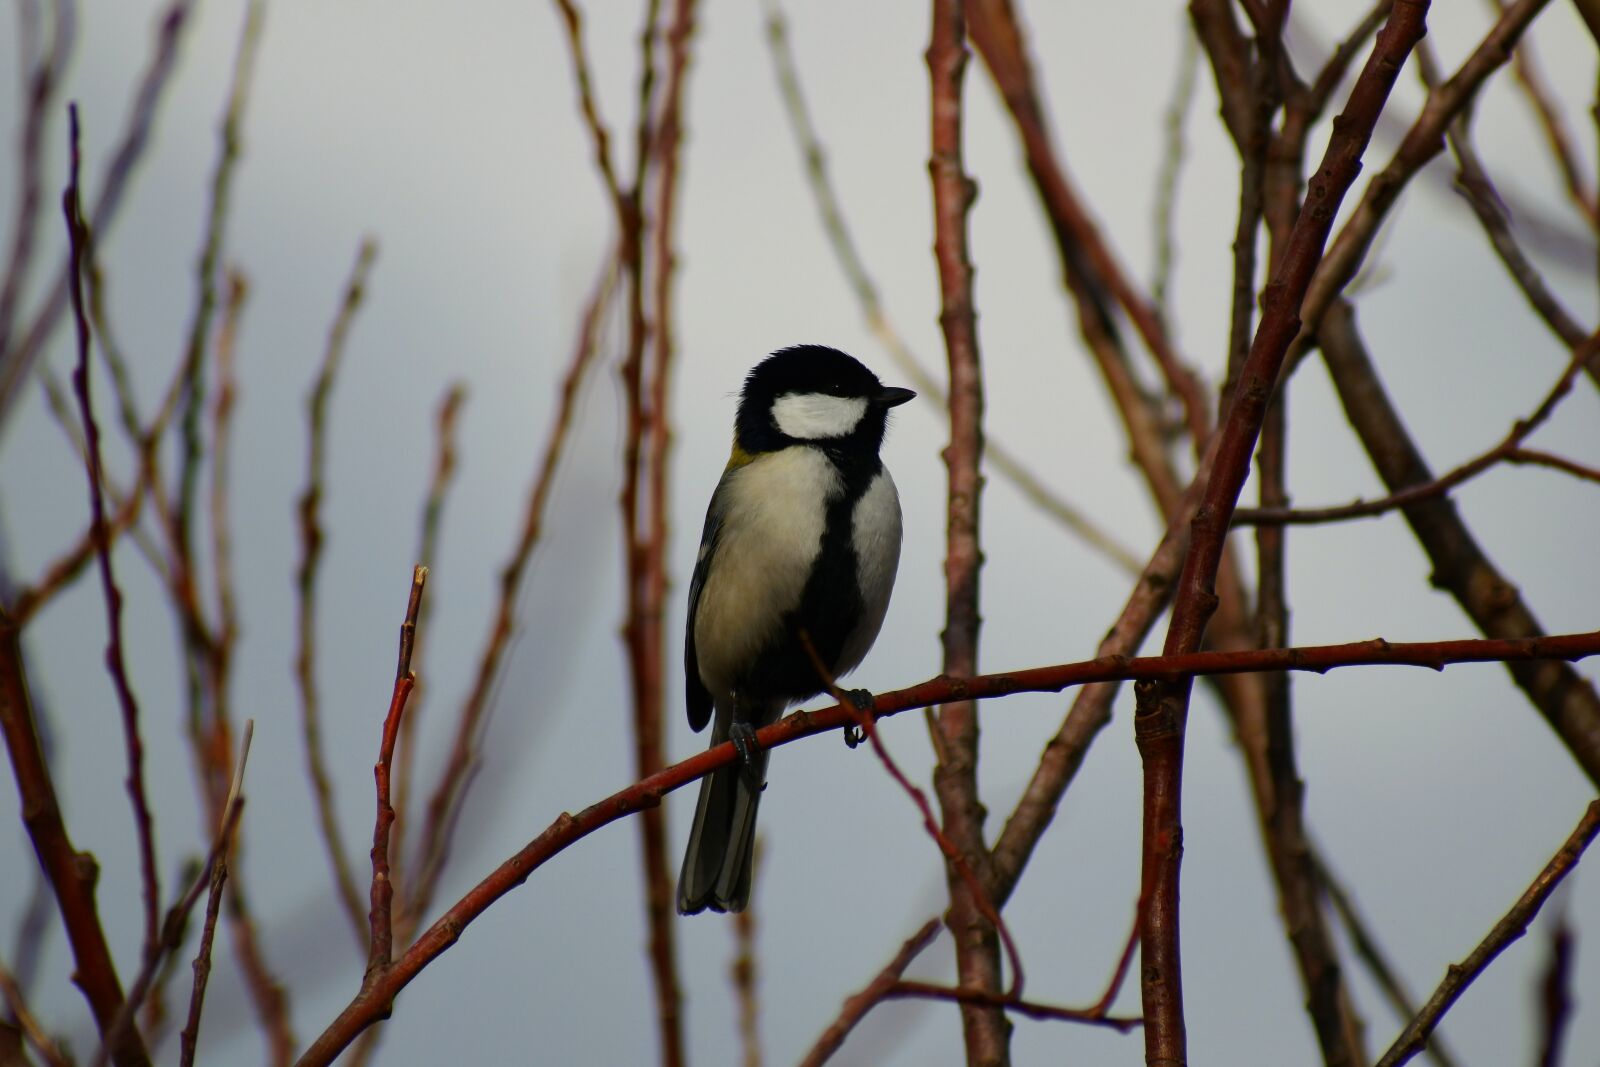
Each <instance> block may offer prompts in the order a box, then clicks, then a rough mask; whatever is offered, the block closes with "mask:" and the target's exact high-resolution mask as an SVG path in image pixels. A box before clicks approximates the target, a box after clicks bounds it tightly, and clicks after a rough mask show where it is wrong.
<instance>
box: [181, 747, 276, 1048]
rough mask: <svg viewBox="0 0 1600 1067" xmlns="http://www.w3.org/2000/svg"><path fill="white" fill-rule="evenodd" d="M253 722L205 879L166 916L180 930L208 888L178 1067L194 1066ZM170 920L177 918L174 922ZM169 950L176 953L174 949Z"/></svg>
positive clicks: (241, 807) (238, 814)
mask: <svg viewBox="0 0 1600 1067" xmlns="http://www.w3.org/2000/svg"><path fill="white" fill-rule="evenodd" d="M255 727H256V724H255V720H254V719H247V720H246V721H245V724H244V739H243V740H242V741H241V742H240V743H239V760H238V762H237V763H236V764H235V765H234V769H233V782H232V783H231V784H230V785H229V787H228V799H227V803H226V804H225V805H224V811H225V812H226V813H227V814H226V816H225V817H224V818H223V821H222V826H221V828H220V829H218V831H217V836H216V840H214V841H213V842H212V843H211V855H210V856H209V857H207V860H206V866H207V867H209V868H210V874H209V876H204V875H205V869H204V868H202V871H201V873H202V877H197V878H196V879H195V881H194V885H193V886H192V887H191V888H190V890H189V893H188V894H186V895H185V897H184V901H183V904H182V905H181V909H182V910H181V911H176V910H175V911H174V912H173V913H172V914H169V915H168V916H167V922H168V927H169V929H174V928H181V927H182V925H183V922H184V919H185V918H186V917H187V916H188V914H189V911H190V909H192V908H193V907H194V902H195V900H196V899H197V897H198V894H199V891H200V887H201V886H202V885H206V886H208V887H209V890H210V891H209V893H208V894H207V897H206V918H205V924H204V925H203V926H202V927H201V930H200V947H199V948H198V949H197V950H196V952H195V957H194V964H193V970H194V987H193V990H192V991H191V992H190V994H189V1015H188V1020H187V1021H186V1022H185V1023H184V1027H183V1031H182V1032H181V1033H180V1034H179V1035H178V1045H179V1048H180V1050H181V1051H180V1053H179V1057H180V1058H179V1064H180V1067H191V1065H192V1064H193V1063H194V1052H195V1044H196V1042H198V1041H199V1039H200V1011H201V1008H202V1006H203V1004H204V1003H205V995H206V980H207V979H208V978H209V977H210V976H211V942H212V939H213V938H214V937H215V936H216V932H217V912H218V911H219V910H220V909H221V906H222V884H223V882H224V881H226V880H227V877H228V849H229V845H230V843H231V841H232V838H233V831H234V828H235V827H236V826H238V824H239V816H240V815H241V814H242V813H243V811H244V792H243V790H244V767H245V763H246V762H247V761H248V760H249V759H250V739H251V738H252V737H253V736H254V735H255ZM174 916H178V918H177V919H176V920H175V919H174ZM171 947H172V949H173V950H174V951H176V949H177V947H178V946H177V945H176V944H173V945H172V946H171Z"/></svg>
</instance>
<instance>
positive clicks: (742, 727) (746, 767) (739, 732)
mask: <svg viewBox="0 0 1600 1067" xmlns="http://www.w3.org/2000/svg"><path fill="white" fill-rule="evenodd" d="M728 740H729V741H732V742H733V747H734V750H735V751H736V752H738V753H739V769H740V771H741V772H743V774H744V781H745V785H747V786H749V787H750V788H751V789H752V790H754V791H755V792H757V793H760V792H762V791H763V790H765V789H766V788H767V783H766V782H764V781H763V780H762V779H761V772H760V771H759V770H757V769H756V753H757V752H760V751H761V744H760V742H758V741H757V740H756V730H755V727H753V726H751V725H750V724H749V723H747V722H736V723H733V724H731V725H730V726H729V727H728Z"/></svg>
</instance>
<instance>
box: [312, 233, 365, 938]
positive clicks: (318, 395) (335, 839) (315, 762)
mask: <svg viewBox="0 0 1600 1067" xmlns="http://www.w3.org/2000/svg"><path fill="white" fill-rule="evenodd" d="M377 254H378V246H377V243H376V242H375V241H373V240H372V239H371V238H367V239H365V240H363V241H362V242H361V247H360V249H359V250H358V251H357V253H356V259H355V265H354V266H352V267H351V269H350V276H349V278H348V279H347V280H346V282H345V285H344V295H343V297H342V298H341V299H340V301H339V310H338V312H337V313H336V314H335V316H334V319H333V326H332V327H331V328H330V329H329V331H328V343H327V346H326V348H324V350H323V354H322V363H321V365H320V366H319V367H318V369H317V377H316V380H315V381H314V383H313V384H312V387H311V391H310V393H308V394H307V396H306V425H307V429H308V432H309V437H310V440H309V444H308V445H307V449H306V487H305V490H304V491H303V492H302V493H301V494H300V500H299V503H298V505H297V508H296V510H297V511H298V513H299V516H300V563H299V565H298V566H297V567H296V568H295V590H296V593H297V597H296V607H297V611H296V613H295V618H296V627H295V635H296V649H295V660H294V672H295V682H296V683H297V685H298V686H299V689H300V729H301V733H302V735H303V737H304V738H305V745H306V775H307V776H308V777H309V778H310V779H311V799H312V802H313V803H314V804H315V806H316V809H317V822H318V826H319V829H320V830H321V834H322V844H323V848H325V849H326V850H327V853H328V863H329V866H330V867H331V869H332V872H333V884H334V890H335V896H336V897H337V899H338V901H339V903H340V905H341V906H342V907H343V910H344V913H345V917H346V918H347V919H349V920H350V924H351V929H352V931H353V932H354V933H355V935H356V940H357V942H358V943H360V942H364V941H365V940H366V936H365V935H366V915H365V911H364V909H363V908H362V906H361V894H360V892H359V890H357V888H356V879H355V873H354V871H353V870H352V869H351V866H350V858H349V851H348V849H347V848H346V846H345V842H344V834H343V833H342V832H341V831H340V829H339V818H338V809H337V807H336V806H335V804H334V798H333V781H332V779H331V778H330V777H329V775H328V767H327V762H326V760H325V758H324V757H323V754H322V717H321V710H320V700H319V699H318V695H317V676H316V648H317V637H316V619H317V570H318V565H319V564H320V563H321V561H322V546H323V541H324V534H323V530H322V524H321V521H320V515H321V510H320V509H321V506H322V495H323V492H324V487H323V477H324V472H325V469H326V467H327V456H326V452H327V445H326V438H327V411H328V398H329V395H330V394H331V392H332V390H333V381H334V377H335V375H336V374H338V371H339V366H340V363H341V359H342V357H343V354H344V348H345V339H346V338H347V337H348V336H349V332H350V325H351V323H352V322H353V321H354V320H355V315H356V311H357V310H358V309H359V308H360V306H361V301H362V298H363V297H364V296H365V294H366V290H367V285H368V284H369V279H370V277H371V272H372V264H373V261H374V259H375V258H376V256H377Z"/></svg>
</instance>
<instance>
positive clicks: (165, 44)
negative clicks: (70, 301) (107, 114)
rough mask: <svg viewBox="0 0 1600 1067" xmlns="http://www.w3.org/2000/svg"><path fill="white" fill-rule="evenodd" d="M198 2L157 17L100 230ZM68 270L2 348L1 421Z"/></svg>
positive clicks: (151, 120) (105, 189)
mask: <svg viewBox="0 0 1600 1067" xmlns="http://www.w3.org/2000/svg"><path fill="white" fill-rule="evenodd" d="M194 4H195V0H173V3H172V4H171V5H170V6H169V7H168V8H167V9H166V10H165V11H164V12H163V14H162V15H161V17H160V18H159V19H158V20H157V24H156V40H155V44H154V46H153V48H152V51H151V56H150V61H149V63H148V64H146V66H145V71H144V76H143V78H142V79H141V80H140V82H139V86H138V88H137V89H136V90H135V91H134V94H133V104H132V106H131V108H130V109H129V112H128V117H127V119H126V121H125V123H124V126H123V131H122V139H121V140H120V141H119V142H118V144H117V148H116V151H115V152H114V153H113V154H112V157H111V162H110V164H109V165H108V166H107V167H106V175H105V180H104V181H103V182H102V183H101V186H100V193H99V196H98V197H96V199H95V204H94V209H93V210H92V211H91V212H90V213H89V228H90V229H91V230H92V231H93V232H95V233H98V234H101V235H104V234H105V233H107V232H108V231H109V229H110V227H111V223H112V221H113V220H114V219H115V218H116V215H117V210H118V208H120V207H121V206H122V197H123V194H124V193H125V192H126V190H127V184H128V177H129V175H131V174H132V172H133V169H134V166H135V164H137V163H138V161H139V158H140V157H141V156H142V155H143V154H144V149H145V145H146V143H147V142H148V140H149V137H150V130H151V128H152V127H153V126H154V124H155V116H156V112H157V110H158V109H159V108H160V105H161V98H162V96H163V94H164V93H165V91H166V88H167V85H168V84H169V83H170V81H171V79H172V72H173V70H174V69H175V67H176V65H177V55H178V46H179V45H180V44H181V43H182V35H183V33H182V31H183V28H184V25H185V23H186V22H187V21H188V16H189V13H190V11H191V9H192V8H193V7H194ZM67 270H68V265H67V264H66V263H63V264H62V265H61V266H60V267H59V268H58V269H57V271H56V278H55V281H54V283H53V284H52V285H51V286H50V289H49V292H48V295H46V296H45V298H44V299H43V300H42V301H41V302H40V305H39V309H38V311H37V312H35V314H34V317H33V319H32V322H31V324H30V325H29V327H28V329H27V330H26V331H25V332H23V333H21V334H20V335H19V334H17V332H16V331H15V330H13V332H12V333H11V335H10V344H9V346H6V347H0V425H3V424H4V423H5V421H6V419H8V418H9V417H10V415H11V412H12V409H13V406H14V405H15V404H16V401H17V398H18V397H19V396H21V394H22V389H23V386H24V385H25V384H26V383H27V379H28V374H29V372H30V371H32V369H33V365H34V361H35V360H36V359H37V358H38V355H39V352H40V351H41V349H42V348H43V347H44V342H45V340H46V338H48V337H49V335H50V332H51V331H52V330H53V329H54V328H55V325H56V323H57V322H58V321H60V318H61V314H62V312H64V311H65V310H66V308H67Z"/></svg>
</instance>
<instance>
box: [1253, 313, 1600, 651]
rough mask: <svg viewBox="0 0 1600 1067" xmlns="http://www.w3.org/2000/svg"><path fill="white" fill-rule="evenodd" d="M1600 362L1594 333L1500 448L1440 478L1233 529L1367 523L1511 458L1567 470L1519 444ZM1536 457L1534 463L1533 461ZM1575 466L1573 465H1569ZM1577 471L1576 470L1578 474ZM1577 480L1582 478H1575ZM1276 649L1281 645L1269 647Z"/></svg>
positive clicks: (1263, 510) (1268, 513) (1262, 516)
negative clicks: (1371, 497) (1375, 496)
mask: <svg viewBox="0 0 1600 1067" xmlns="http://www.w3.org/2000/svg"><path fill="white" fill-rule="evenodd" d="M1597 360H1600V333H1596V334H1594V335H1593V336H1591V337H1589V338H1588V339H1587V340H1585V341H1584V342H1583V343H1581V344H1579V345H1578V346H1577V347H1576V348H1574V349H1573V351H1572V354H1571V356H1570V358H1569V359H1568V360H1567V365H1566V368H1565V369H1564V370H1563V371H1562V372H1561V376H1560V377H1559V378H1557V379H1556V383H1555V384H1554V385H1553V386H1551V387H1550V389H1549V391H1547V392H1546V393H1545V395H1544V397H1543V398H1542V399H1541V400H1540V401H1539V404H1538V406H1537V407H1535V408H1534V410H1533V411H1532V412H1531V413H1530V414H1529V415H1528V416H1527V417H1526V418H1522V419H1518V420H1517V421H1516V422H1515V423H1513V424H1512V426H1511V429H1510V431H1509V432H1508V433H1507V434H1506V436H1505V437H1503V438H1502V439H1501V440H1500V443H1499V444H1497V445H1495V446H1494V447H1493V448H1490V449H1488V450H1487V451H1485V452H1482V453H1480V454H1478V455H1477V456H1474V457H1473V458H1472V459H1470V460H1468V461H1467V462H1465V463H1463V464H1461V465H1460V466H1458V467H1455V468H1453V469H1452V470H1450V471H1448V472H1447V473H1445V474H1443V475H1440V476H1439V477H1438V478H1435V479H1433V480H1432V481H1428V482H1424V483H1421V484H1418V485H1408V486H1406V487H1405V488H1404V489H1402V490H1400V491H1399V492H1396V493H1390V494H1389V495H1388V496H1385V497H1380V498H1379V499H1377V500H1356V501H1353V502H1352V503H1349V504H1343V505H1340V506H1338V507H1326V508H1287V507H1281V506H1271V507H1269V506H1265V505H1264V506H1262V507H1259V508H1240V509H1238V510H1237V511H1236V512H1235V513H1234V524H1235V525H1252V526H1281V525H1287V524H1297V525H1306V524H1312V523H1325V522H1341V521H1344V520H1346V519H1362V518H1370V517H1372V516H1375V515H1382V514H1384V513H1385V512H1389V511H1394V510H1396V509H1397V508H1403V507H1407V506H1409V505H1411V504H1416V503H1418V502H1420V501H1423V500H1431V499H1433V498H1435V497H1440V496H1444V495H1445V494H1446V493H1448V492H1450V491H1451V490H1452V489H1454V488H1456V487H1457V486H1459V485H1461V484H1462V483H1463V482H1465V481H1468V480H1469V479H1471V478H1474V477H1476V476H1478V475H1479V474H1482V473H1483V472H1484V471H1486V470H1488V469H1489V468H1491V467H1493V466H1494V465H1495V464H1497V463H1500V462H1502V461H1505V462H1511V461H1512V457H1513V456H1514V455H1516V456H1518V457H1520V459H1521V461H1522V462H1525V463H1544V462H1546V461H1547V460H1548V461H1551V462H1549V465H1550V466H1560V467H1562V468H1563V469H1570V467H1569V466H1568V462H1569V461H1565V460H1561V459H1560V458H1559V457H1555V456H1549V455H1548V454H1547V453H1542V452H1530V451H1528V450H1526V449H1523V448H1522V442H1523V441H1525V440H1527V438H1528V436H1529V435H1530V434H1532V433H1533V431H1535V430H1537V429H1538V428H1539V427H1540V426H1542V425H1544V423H1545V422H1546V421H1547V420H1548V419H1549V418H1550V416H1551V414H1552V413H1553V412H1554V411H1555V409H1556V406H1557V405H1558V404H1559V403H1560V402H1561V400H1562V399H1563V398H1564V397H1566V395H1567V394H1568V393H1570V392H1571V391H1572V383H1573V381H1574V380H1575V379H1576V378H1577V376H1578V372H1579V371H1581V370H1582V369H1584V368H1585V367H1586V366H1588V365H1589V364H1590V363H1592V362H1595V361H1597ZM1534 457H1537V458H1534ZM1571 466H1572V467H1577V466H1578V465H1577V464H1571ZM1582 470H1583V468H1582V467H1578V471H1575V472H1573V473H1579V472H1581V471H1582ZM1579 476H1580V477H1582V474H1581V473H1579ZM1274 643H1275V644H1282V643H1283V642H1281V641H1279V642H1274Z"/></svg>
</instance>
